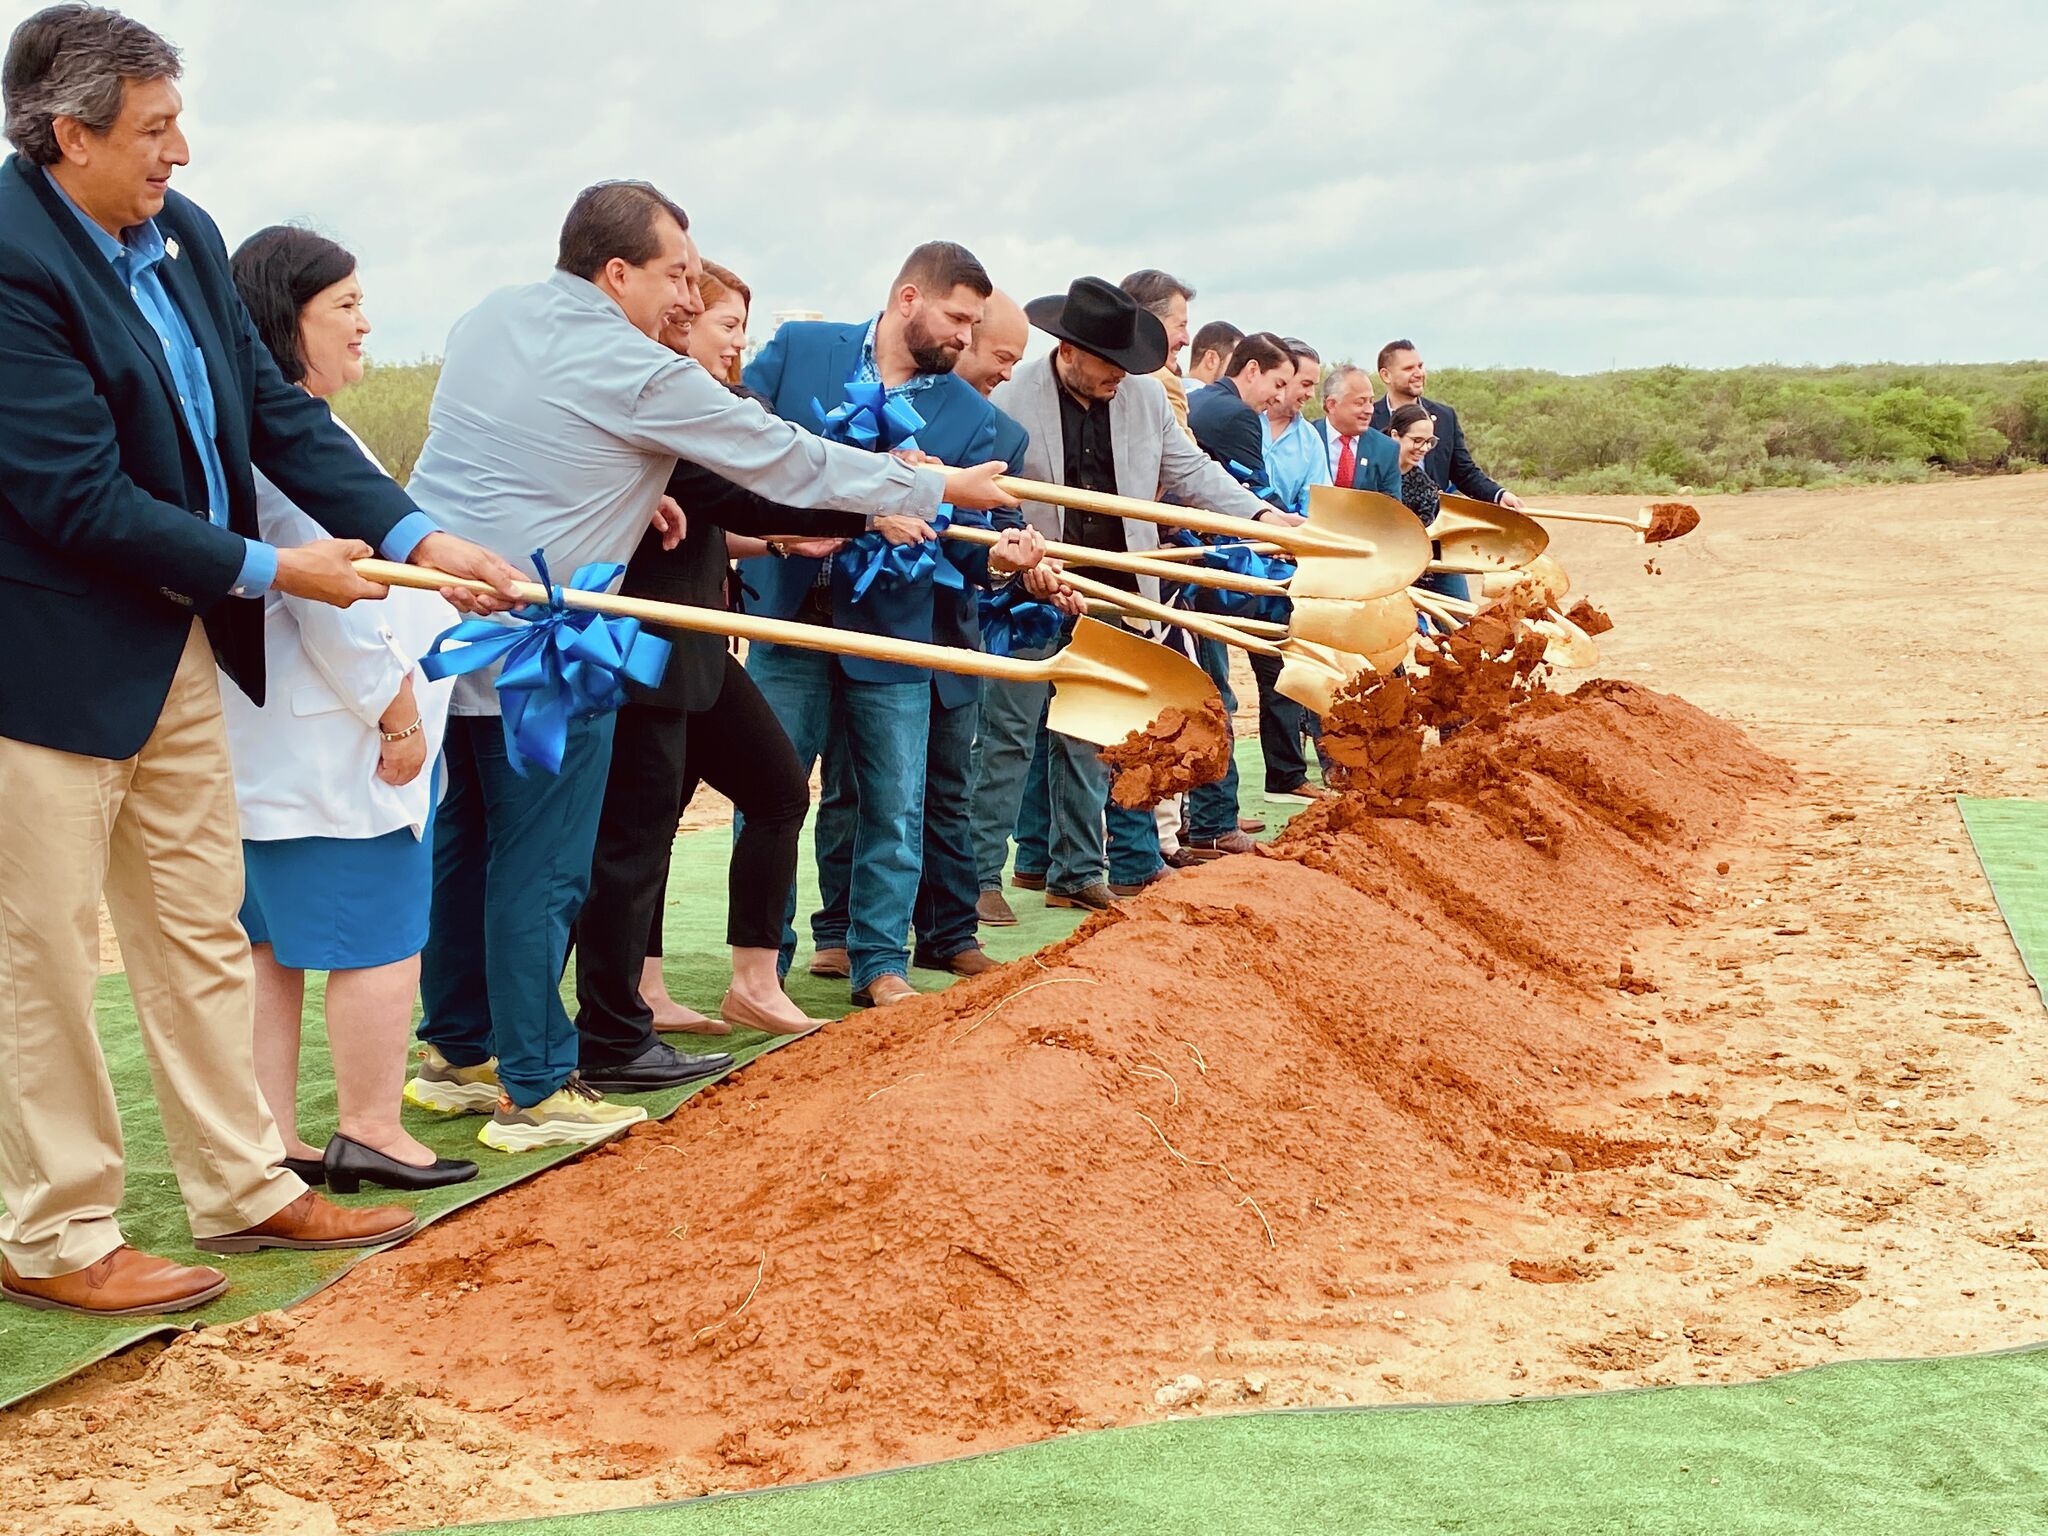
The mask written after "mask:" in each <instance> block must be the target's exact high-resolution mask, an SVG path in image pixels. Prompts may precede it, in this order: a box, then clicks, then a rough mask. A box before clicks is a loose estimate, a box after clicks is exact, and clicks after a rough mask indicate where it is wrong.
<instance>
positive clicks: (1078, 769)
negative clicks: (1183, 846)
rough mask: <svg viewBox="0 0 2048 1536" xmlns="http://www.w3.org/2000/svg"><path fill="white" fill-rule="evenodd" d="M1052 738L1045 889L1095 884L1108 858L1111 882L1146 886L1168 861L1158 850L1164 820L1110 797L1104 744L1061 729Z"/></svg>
mask: <svg viewBox="0 0 2048 1536" xmlns="http://www.w3.org/2000/svg"><path fill="white" fill-rule="evenodd" d="M1047 743H1048V744H1047V749H1046V780H1047V789H1048V794H1049V798H1050V801H1051V805H1052V857H1051V859H1050V861H1049V862H1048V864H1047V867H1046V872H1045V888H1046V889H1047V890H1048V891H1051V892H1053V893H1055V894H1057V895H1065V894H1068V893H1070V892H1073V891H1078V890H1081V889H1083V888H1084V887H1087V886H1090V885H1095V884H1097V883H1099V882H1100V881H1101V880H1102V878H1103V868H1104V865H1105V863H1107V866H1108V870H1109V881H1110V884H1112V885H1142V884H1143V883H1144V882H1145V881H1147V880H1149V879H1151V878H1152V877H1153V876H1154V875H1156V874H1157V873H1159V871H1160V870H1161V869H1163V868H1164V867H1165V864H1166V861H1165V859H1163V858H1162V857H1161V856H1160V853H1159V823H1158V822H1157V821H1155V820H1154V819H1153V817H1152V812H1151V811H1150V810H1142V811H1130V810H1125V809H1124V808H1123V807H1122V806H1120V805H1117V804H1115V803H1114V802H1113V801H1111V800H1110V798H1109V768H1108V766H1107V765H1106V764H1104V762H1103V761H1102V752H1101V749H1100V748H1098V747H1097V746H1096V745H1095V743H1094V742H1092V741H1080V740H1077V739H1076V738H1074V737H1072V736H1062V735H1060V734H1059V733H1058V732H1052V733H1050V734H1049V735H1048V737H1047ZM1105 834H1106V835H1107V841H1108V846H1107V849H1106V850H1105V848H1104V838H1105ZM1105 852H1106V854H1107V857H1106V859H1105ZM1022 857H1023V855H1022V854H1021V853H1020V854H1019V855H1018V858H1019V859H1020V860H1021V859H1022Z"/></svg>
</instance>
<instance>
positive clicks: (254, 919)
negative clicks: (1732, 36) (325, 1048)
mask: <svg viewBox="0 0 2048 1536" xmlns="http://www.w3.org/2000/svg"><path fill="white" fill-rule="evenodd" d="M233 271H234V278H235V286H236V287H237V288H238V289H240V290H241V294H242V301H243V303H245V304H246V305H247V306H248V308H249V313H250V315H251V316H252V317H253V318H254V319H255V322H256V329H257V331H258V333H259V334H260V335H261V336H262V338H263V341H264V344H265V345H266V346H267V347H268V348H269V349H270V352H271V355H272V356H273V357H275V358H276V359H277V364H278V367H279V368H280V369H281V370H282V371H283V373H284V376H285V378H286V379H287V380H289V381H290V382H292V383H295V384H298V385H299V386H300V387H301V388H302V389H304V390H305V391H306V392H307V393H308V394H310V395H312V396H314V397H315V398H316V399H326V398H327V397H328V396H330V395H332V394H333V393H334V392H335V391H337V390H339V389H341V388H343V387H344V386H346V385H349V384H353V383H355V382H356V381H357V380H358V379H360V378H361V377H362V376H363V337H365V336H367V335H368V334H369V332H370V322H369V321H368V320H367V319H366V318H365V317H364V315H363V307H362V300H363V294H362V287H361V285H360V284H359V283H358V282H357V280H356V263H355V258H354V257H353V256H351V255H350V254H349V253H348V252H347V251H345V250H343V249H342V248H341V247H340V246H338V245H336V244H335V243H334V242H333V241H331V240H328V239H325V238H323V237H322V236H320V235H316V234H314V233H312V232H311V231H309V230H304V229H297V228H293V227H290V226H286V225H277V226H273V227H272V228H269V229H266V230H262V231H260V232H259V233H257V234H255V235H252V236H250V238H249V239H248V240H247V241H245V242H244V243H243V245H242V246H241V248H240V249H239V250H237V251H236V252H235V255H234V261H233ZM350 435H351V436H353V435H354V434H350ZM356 442H357V446H358V447H362V448H363V453H364V454H365V456H367V457H368V458H370V459H371V461H372V462H375V459H376V455H374V454H372V453H371V452H370V450H369V448H368V447H366V446H364V445H363V443H362V440H361V439H360V438H357V439H356ZM256 512H257V518H258V521H259V523H260V525H261V530H262V534H263V538H264V540H265V541H266V542H267V543H270V544H275V545H281V546H290V545H297V544H304V543H307V542H309V541H311V540H314V539H323V538H326V537H328V534H327V531H326V530H325V529H324V528H322V527H321V526H320V525H319V524H318V523H316V522H315V521H314V520H313V519H312V518H311V517H309V516H307V515H306V513H304V512H302V511H301V510H300V509H299V508H298V507H296V506H295V505H293V504H292V502H291V501H290V500H289V499H288V498H287V497H286V496H285V494H284V493H283V492H282V491H280V490H279V489H278V488H277V487H276V486H275V485H273V484H271V483H270V481H268V480H266V479H265V478H264V477H263V475H262V474H261V473H260V472H259V473H258V474H257V476H256ZM263 605H264V607H263V659H264V665H265V668H266V670H267V672H268V674H269V683H268V687H267V688H266V690H265V702H264V705H263V707H262V708H260V709H259V708H257V707H256V706H255V705H253V704H251V703H250V702H249V701H248V699H247V698H246V697H245V696H244V695H243V694H242V692H241V690H240V689H237V688H223V689H222V690H221V694H222V703H223V710H224V713H225V715H226V717H227V731H228V746H229V751H230V754H231V755H232V757H233V759H234V769H235V798H236V801H237V803H238V805H239V807H240V810H241V817H242V853H243V867H244V871H245V874H246V878H247V889H246V894H245V897H244V900H243V904H242V926H243V927H244V928H245V929H247V930H248V934H249V942H250V946H251V949H252V952H253V954H254V957H255V967H256V1071H257V1076H258V1078H259V1080H260V1081H261V1083H262V1085H263V1093H264V1097H265V1098H266V1099H268V1100H269V1103H270V1109H271V1113H272V1114H273V1115H274V1116H275V1117H276V1120H277V1125H278V1130H279V1132H280V1133H281V1134H282V1136H283V1138H284V1145H285V1152H286V1154H287V1155H286V1158H285V1162H286V1164H287V1165H288V1166H289V1167H290V1168H291V1169H292V1171H293V1172H295V1173H297V1174H298V1175H299V1176H300V1177H301V1178H303V1179H305V1180H306V1181H307V1182H308V1183H313V1184H319V1183H322V1182H325V1183H327V1184H329V1185H331V1186H332V1187H334V1188H335V1189H338V1190H340V1191H342V1192H344V1193H351V1192H353V1191H355V1190H356V1189H359V1188H360V1187H361V1186H362V1184H363V1183H365V1182H369V1183H373V1184H381V1185H384V1186H385V1187H387V1188H393V1189H425V1188H431V1187H433V1186H436V1185H440V1184H453V1183H458V1182H460V1181H461V1180H463V1179H468V1178H473V1177H475V1175H476V1171H477V1168H476V1164H474V1163H469V1162H455V1161H449V1160H444V1159H441V1158H437V1157H436V1156H435V1155H434V1153H433V1151H432V1150H431V1149H430V1148H428V1147H426V1146H425V1145H423V1144H422V1143H421V1142H420V1141H418V1140H417V1139H416V1138H414V1137H413V1136H412V1135H411V1133H409V1132H408V1131H407V1130H406V1129H405V1128H404V1126H403V1125H402V1124H400V1122H399V1103H400V1092H401V1089H402V1087H403V1084H404V1080H405V1066H406V1056H407V1050H408V1045H409V1042H410V1037H411V1033H412V1010H413V999H414V996H415V995H416V994H417V992H418V990H419V968H420V962H419V956H420V950H421V949H422V948H423V947H424V946H425V944H426V938H427V914H428V908H429V904H430V902H431V899H432V890H433V858H432V850H433V836H432V831H431V827H432V822H433V816H434V804H435V801H436V799H437V798H438V796H439V788H440V786H439V782H438V774H437V772H436V769H435V765H436V764H437V763H438V761H439V759H440V755H441V736H442V732H443V730H444V729H445V727H446V723H447V718H448V694H449V690H450V688H451V687H452V684H451V683H448V682H439V683H430V682H428V681H427V680H426V679H425V678H424V677H423V676H422V675H421V673H420V670H419V665H418V663H419V658H420V657H421V656H422V655H424V654H425V653H426V651H427V649H428V648H429V647H430V646H431V645H432V644H433V643H434V638H435V636H437V635H439V634H440V633H441V632H442V631H443V630H445V629H447V628H448V627H449V626H450V625H452V624H454V623H455V622H456V618H457V615H456V613H455V611H454V609H452V608H450V607H449V606H448V604H447V603H446V602H444V601H443V600H442V599H441V598H440V597H438V596H437V595H435V594H434V593H431V592H413V591H406V590H403V589H397V588H394V589H393V590H392V592H391V595H390V596H389V597H387V598H386V599H385V600H384V601H382V602H376V603H358V604H357V605H355V606H354V607H352V608H332V607H328V606H326V605H324V604H321V603H311V602H303V601H300V600H299V599H296V598H289V597H283V596H280V595H279V594H277V593H275V592H273V593H271V594H269V595H268V596H266V597H265V598H264V600H263ZM307 971H325V972H327V973H328V977H327V996H326V1013H327V1039H328V1045H329V1048H330V1050H331V1052H332V1055H333V1059H334V1088H335V1100H336V1107H337V1109H338V1111H339V1114H338V1119H339V1128H338V1129H337V1131H336V1133H335V1135H334V1136H333V1138H332V1139H331V1140H329V1141H328V1143H327V1145H326V1147H325V1148H324V1149H320V1148H315V1147H313V1146H311V1145H310V1144H308V1143H307V1142H306V1141H304V1140H303V1139H302V1138H301V1137H300V1135H299V1132H298V1078H299V1036H300V1021H301V1015H302V1011H303V1008H304V1003H305V980H306V972H307Z"/></svg>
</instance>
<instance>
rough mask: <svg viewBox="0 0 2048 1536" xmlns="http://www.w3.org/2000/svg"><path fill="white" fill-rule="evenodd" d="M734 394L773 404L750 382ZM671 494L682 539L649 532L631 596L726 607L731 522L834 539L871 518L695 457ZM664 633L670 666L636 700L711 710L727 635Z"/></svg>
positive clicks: (630, 572) (761, 532)
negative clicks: (741, 477) (774, 491)
mask: <svg viewBox="0 0 2048 1536" xmlns="http://www.w3.org/2000/svg"><path fill="white" fill-rule="evenodd" d="M733 393H734V394H736V395H743V396H745V397H746V398H747V399H750V400H758V401H761V403H762V404H764V405H765V404H766V403H767V402H766V401H765V400H762V397H761V396H760V395H758V394H756V393H755V392H754V391H753V390H750V389H747V388H744V387H740V388H735V389H734V390H733ZM668 494H669V495H671V496H673V497H674V498H675V499H676V505H677V506H679V507H681V508H682V509H683V519H684V531H683V538H682V542H681V543H679V544H677V545H676V547H675V548H674V549H663V548H662V547H661V535H660V534H659V533H658V532H656V531H655V530H654V529H652V528H650V529H649V530H648V531H647V532H646V533H645V534H644V535H642V537H641V539H640V547H639V548H638V549H636V550H634V551H633V558H632V559H631V560H630V561H628V562H627V564H626V575H625V578H624V580H622V581H621V582H620V583H619V591H620V593H621V594H622V595H624V596H626V597H648V598H653V599H655V600H656V601H658V602H664V603H688V604H690V605H692V606H693V607H697V608H719V609H723V608H724V607H726V606H727V605H726V597H725V580H726V574H727V571H728V569H729V568H728V566H727V565H726V560H725V534H726V530H727V529H731V530H732V531H733V532H734V533H744V534H751V535H753V536H754V537H755V538H772V537H779V536H784V535H786V536H788V537H790V538H829V539H850V538H854V537H856V536H858V535H859V534H861V533H863V532H865V531H866V529H867V519H866V518H864V517H862V516H861V515H860V514H859V513H858V512H824V511H814V510H812V509H811V508H808V507H785V506H782V505H781V504H780V503H777V502H773V501H769V500H768V499H767V498H766V497H763V496H757V495H755V494H754V492H752V491H749V490H746V489H744V488H742V487H740V486H737V485H734V484H733V483H732V482H731V481H730V480H726V479H723V478H721V477H720V476H719V475H717V474H715V473H714V472H713V471H711V470H708V469H706V468H704V466H703V465H701V464H693V463H691V462H690V461H689V460H688V459H678V460H677V461H676V467H675V472H674V473H673V474H671V475H670V476H669V478H668ZM662 637H663V638H664V639H666V640H668V641H669V642H670V643H671V644H673V645H674V647H675V649H674V651H673V652H672V653H671V654H670V656H669V660H668V669H667V670H666V671H665V672H663V673H662V675H661V681H660V682H659V683H658V684H656V685H655V686H654V687H652V688H634V689H631V690H630V691H631V693H632V695H633V701H634V702H635V703H637V704H646V705H651V706H653V707H654V708H657V709H672V710H682V711H690V710H700V709H709V708H710V707H711V706H712V705H713V704H715V703H717V702H718V690H719V689H720V688H721V687H723V686H724V683H725V646H726V642H725V640H724V638H723V637H721V636H719V635H699V634H691V633H688V632H686V631H683V630H675V629H668V630H663V631H662Z"/></svg>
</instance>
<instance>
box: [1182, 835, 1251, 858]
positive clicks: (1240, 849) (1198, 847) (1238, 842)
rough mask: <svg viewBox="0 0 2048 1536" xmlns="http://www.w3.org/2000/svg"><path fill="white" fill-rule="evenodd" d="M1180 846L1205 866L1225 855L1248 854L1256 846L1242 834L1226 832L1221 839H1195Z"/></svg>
mask: <svg viewBox="0 0 2048 1536" xmlns="http://www.w3.org/2000/svg"><path fill="white" fill-rule="evenodd" d="M1182 846H1183V848H1184V849H1185V851H1186V852H1188V853H1191V854H1193V855H1194V856H1195V857H1196V858H1197V859H1200V860H1201V861H1202V862H1203V863H1205V864H1206V863H1208V862H1209V861H1210V860H1212V859H1220V858H1222V857H1223V856H1224V855H1225V854H1226V853H1250V852H1251V851H1252V850H1253V849H1254V848H1256V847H1258V844H1257V843H1255V842H1253V841H1252V840H1251V839H1250V838H1248V837H1246V836H1245V835H1244V834H1243V833H1242V832H1226V833H1224V834H1223V835H1222V836H1221V837H1202V838H1197V839H1195V841H1193V842H1191V843H1186V844H1183V845H1182Z"/></svg>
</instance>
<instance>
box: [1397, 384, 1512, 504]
mask: <svg viewBox="0 0 2048 1536" xmlns="http://www.w3.org/2000/svg"><path fill="white" fill-rule="evenodd" d="M1422 408H1423V409H1424V410H1426V411H1428V412H1429V414H1430V415H1431V416H1432V417H1434V418H1435V420H1436V446H1435V447H1434V448H1432V449H1430V450H1429V453H1428V454H1427V455H1426V456H1425V457H1424V458H1423V461H1422V467H1423V468H1424V469H1425V470H1427V471H1428V472H1429V478H1430V479H1431V480H1432V481H1434V482H1435V484H1436V488H1437V489H1438V490H1440V491H1456V492H1457V493H1458V494H1459V495H1460V496H1469V497H1471V498H1472V499H1473V500H1474V501H1492V500H1494V499H1495V498H1496V497H1498V496H1499V495H1500V493H1501V483H1500V482H1499V481H1498V480H1495V479H1494V478H1492V477H1491V476H1490V475H1488V474H1487V473H1486V471H1485V470H1483V469H1481V468H1480V467H1479V465H1478V463H1477V461H1475V460H1474V459H1473V457H1472V450H1471V449H1470V448H1468V447H1466V446H1465V432H1464V429H1463V428H1461V427H1460V426H1459V425H1458V413H1457V412H1456V411H1454V410H1452V409H1451V408H1450V407H1449V406H1448V405H1445V404H1444V403H1443V402H1442V401H1441V400H1432V399H1430V398H1429V396H1427V395H1424V396H1423V397H1422ZM1392 415H1393V413H1392V412H1391V411H1389V410H1388V409H1387V397H1386V396H1385V395H1381V396H1380V397H1379V399H1377V400H1375V401H1373V403H1372V427H1373V430H1374V431H1375V432H1382V433H1383V432H1385V431H1386V428H1387V423H1388V421H1389V420H1391V419H1392ZM1389 441H1391V439H1389ZM1397 495H1398V493H1397Z"/></svg>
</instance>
